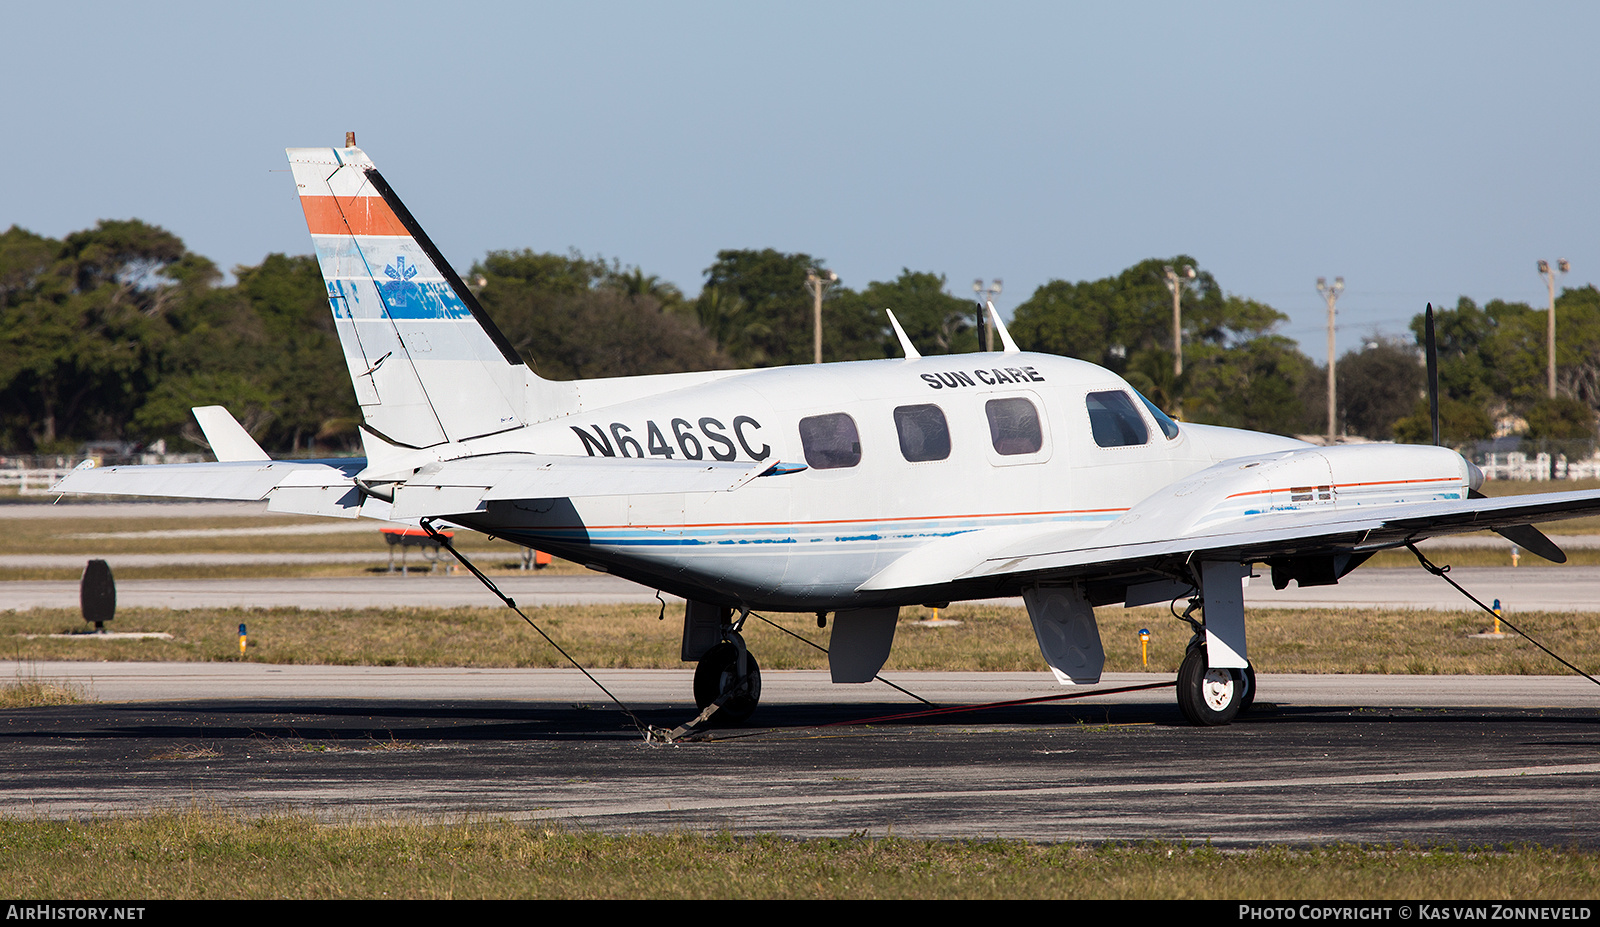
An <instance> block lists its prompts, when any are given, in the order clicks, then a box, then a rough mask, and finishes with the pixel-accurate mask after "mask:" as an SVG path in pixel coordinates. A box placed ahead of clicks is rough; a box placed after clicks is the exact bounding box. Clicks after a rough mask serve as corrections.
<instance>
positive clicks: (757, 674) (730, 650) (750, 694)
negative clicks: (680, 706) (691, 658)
mask: <svg viewBox="0 0 1600 927" xmlns="http://www.w3.org/2000/svg"><path fill="white" fill-rule="evenodd" d="M745 661H746V663H747V665H748V667H749V675H748V676H747V677H746V678H745V679H744V680H742V684H741V680H740V679H739V678H738V676H737V673H738V671H739V648H737V647H735V646H734V645H733V644H730V643H728V642H727V641H723V642H722V643H720V644H718V645H717V646H715V647H713V648H711V649H710V650H708V651H706V655H705V656H703V657H701V658H700V665H699V666H697V667H695V670H694V702H695V704H696V705H698V706H699V707H700V708H701V710H704V709H705V707H706V706H707V705H710V704H711V703H712V702H714V701H716V700H717V699H718V698H720V697H721V696H722V693H724V692H726V691H728V690H730V689H733V688H735V687H736V686H738V687H739V688H740V691H739V694H737V695H735V696H734V697H733V698H730V699H728V700H727V701H726V702H723V703H722V707H721V708H718V709H717V713H716V714H714V715H712V716H711V720H712V722H714V723H717V724H743V723H744V722H746V721H748V720H750V716H751V715H753V714H755V711H756V705H757V704H758V703H759V702H760V701H761V667H760V666H759V665H758V664H757V663H756V655H755V654H753V653H748V652H747V653H746V654H745Z"/></svg>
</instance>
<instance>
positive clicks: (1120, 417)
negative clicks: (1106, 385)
mask: <svg viewBox="0 0 1600 927" xmlns="http://www.w3.org/2000/svg"><path fill="white" fill-rule="evenodd" d="M1088 404H1089V428H1090V429H1091V430H1092V431H1093V432H1094V443H1096V444H1098V445H1100V446H1101V447H1131V446H1133V445H1136V444H1144V443H1146V442H1148V441H1149V440H1150V430H1149V429H1148V428H1146V427H1145V424H1144V418H1143V417H1141V416H1140V415H1139V410H1138V409H1136V408H1134V406H1133V399H1132V398H1131V397H1129V396H1128V394H1127V393H1124V392H1122V391H1121V390H1108V391H1106V392H1103V393H1090V394H1089V397H1088Z"/></svg>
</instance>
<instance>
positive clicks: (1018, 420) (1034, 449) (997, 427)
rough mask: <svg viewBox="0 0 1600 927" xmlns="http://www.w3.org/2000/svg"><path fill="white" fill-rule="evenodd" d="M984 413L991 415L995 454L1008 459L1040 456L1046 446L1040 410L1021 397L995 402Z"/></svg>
mask: <svg viewBox="0 0 1600 927" xmlns="http://www.w3.org/2000/svg"><path fill="white" fill-rule="evenodd" d="M983 411H984V413H985V414H986V415H988V416H989V440H990V441H991V442H992V443H993V444H994V449H995V453H997V454H1003V455H1006V456H1008V457H1011V456H1016V455H1018V454H1037V453H1038V452H1039V449H1040V448H1042V447H1044V430H1043V429H1042V428H1041V427H1040V426H1039V410H1038V409H1036V408H1034V405H1033V403H1032V402H1029V401H1028V400H1026V399H1023V398H1021V397H1020V396H1019V397H1013V398H1009V399H991V400H989V401H988V402H986V403H984V406H983Z"/></svg>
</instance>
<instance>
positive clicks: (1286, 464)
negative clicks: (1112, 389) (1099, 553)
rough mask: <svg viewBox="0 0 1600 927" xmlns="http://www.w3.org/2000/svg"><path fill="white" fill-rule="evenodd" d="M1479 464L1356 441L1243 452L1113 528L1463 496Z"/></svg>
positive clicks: (1429, 450) (1163, 492)
mask: <svg viewBox="0 0 1600 927" xmlns="http://www.w3.org/2000/svg"><path fill="white" fill-rule="evenodd" d="M1477 482H1481V474H1480V473H1478V472H1477V468H1476V467H1473V466H1472V465H1471V464H1469V463H1468V462H1467V461H1466V460H1465V459H1464V458H1463V457H1462V456H1461V455H1460V454H1457V453H1456V452H1455V451H1452V450H1450V449H1449V448H1442V447H1424V446H1417V445H1405V444H1357V445H1341V446H1335V447H1316V448H1305V449H1303V450H1293V451H1281V452H1278V453H1273V454H1259V455H1255V456H1252V457H1238V458H1234V459H1232V460H1225V461H1223V462H1221V463H1219V464H1216V465H1214V466H1211V467H1208V468H1206V469H1205V470H1201V471H1200V472H1199V473H1195V474H1193V475H1191V476H1189V477H1187V478H1185V479H1182V480H1179V481H1178V482H1176V483H1173V484H1171V485H1169V486H1165V487H1163V488H1161V489H1159V490H1157V491H1156V492H1154V493H1152V494H1151V495H1150V496H1149V497H1148V498H1146V499H1145V500H1144V501H1142V502H1140V503H1139V504H1138V505H1135V506H1134V507H1133V508H1131V509H1129V510H1128V512H1127V514H1125V515H1123V516H1122V517H1121V518H1119V519H1118V520H1117V521H1116V522H1114V523H1113V524H1112V526H1111V528H1110V529H1108V536H1107V537H1106V539H1105V540H1106V541H1107V543H1111V542H1112V539H1111V538H1110V537H1109V535H1110V534H1111V533H1113V532H1115V531H1116V529H1117V528H1120V527H1123V526H1131V525H1133V524H1135V523H1142V522H1145V521H1146V520H1148V519H1159V520H1160V522H1161V524H1162V526H1163V529H1164V530H1165V531H1169V532H1171V536H1173V537H1181V536H1183V535H1184V534H1187V533H1190V532H1197V531H1207V530H1214V529H1215V528H1217V527H1218V526H1219V525H1222V524H1225V523H1228V522H1235V521H1240V520H1243V519H1249V518H1251V517H1254V516H1259V515H1268V514H1279V513H1286V512H1299V511H1328V510H1334V511H1346V510H1350V509H1355V508H1359V507H1362V506H1376V505H1396V504H1405V503H1414V502H1437V501H1441V500H1449V499H1465V498H1467V494H1468V492H1469V491H1470V490H1471V489H1473V488H1475V487H1474V484H1475V483H1477Z"/></svg>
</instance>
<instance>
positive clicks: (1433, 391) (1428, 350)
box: [1422, 303, 1440, 447]
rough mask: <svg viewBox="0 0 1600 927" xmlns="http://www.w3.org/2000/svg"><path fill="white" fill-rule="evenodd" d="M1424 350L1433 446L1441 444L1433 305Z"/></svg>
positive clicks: (1425, 327) (1426, 323)
mask: <svg viewBox="0 0 1600 927" xmlns="http://www.w3.org/2000/svg"><path fill="white" fill-rule="evenodd" d="M1423 318H1424V322H1423V340H1422V350H1423V354H1424V356H1425V357H1426V358H1427V363H1428V423H1429V424H1430V425H1431V426H1432V427H1433V446H1434V447H1438V446H1439V444H1440V442H1439V345H1438V342H1437V341H1436V340H1435V339H1434V335H1433V303H1429V304H1428V311H1427V313H1426V314H1425V315H1424V317H1423Z"/></svg>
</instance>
